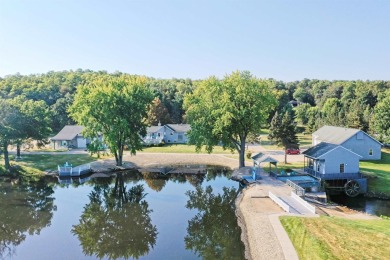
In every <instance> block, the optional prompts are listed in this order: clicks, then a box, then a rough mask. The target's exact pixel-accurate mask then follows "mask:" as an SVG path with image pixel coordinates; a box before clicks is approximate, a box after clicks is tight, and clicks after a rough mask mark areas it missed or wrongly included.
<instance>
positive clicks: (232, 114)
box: [184, 71, 276, 167]
mask: <svg viewBox="0 0 390 260" xmlns="http://www.w3.org/2000/svg"><path fill="white" fill-rule="evenodd" d="M184 105H185V108H186V109H187V114H186V117H187V120H188V122H189V123H190V124H191V132H190V133H189V139H190V142H191V143H193V144H195V145H196V147H197V149H200V148H201V147H202V146H203V145H205V146H206V150H207V151H208V152H211V151H212V149H213V147H214V146H215V145H218V144H222V145H223V147H224V148H229V149H232V150H233V149H236V150H237V151H238V153H239V156H240V159H239V160H240V161H239V167H244V166H245V142H246V139H247V137H248V134H249V133H251V132H258V130H259V129H260V128H261V126H262V124H264V123H265V121H266V119H267V118H268V115H269V112H270V110H271V109H272V108H273V107H274V106H275V105H276V101H275V97H274V94H273V93H272V92H271V91H270V90H269V88H268V87H267V84H266V82H264V81H261V80H259V79H257V78H255V77H254V76H252V75H251V74H250V73H249V72H248V71H244V72H241V71H237V72H233V73H232V74H231V75H227V76H226V77H225V78H224V79H223V80H219V79H217V78H216V77H210V78H208V79H206V80H204V81H203V82H202V83H201V84H200V86H199V87H198V88H197V89H196V90H195V91H194V93H193V94H191V95H188V96H186V98H185V101H184Z"/></svg>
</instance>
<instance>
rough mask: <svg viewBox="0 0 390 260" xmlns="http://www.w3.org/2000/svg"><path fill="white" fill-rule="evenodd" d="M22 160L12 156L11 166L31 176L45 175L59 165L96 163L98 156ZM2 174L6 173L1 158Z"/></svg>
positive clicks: (24, 157) (37, 156)
mask: <svg viewBox="0 0 390 260" xmlns="http://www.w3.org/2000/svg"><path fill="white" fill-rule="evenodd" d="M21 157H22V159H21V160H17V161H16V160H14V155H10V163H11V166H15V165H18V166H20V167H21V169H22V170H23V171H24V172H30V173H31V174H43V173H44V171H54V170H57V166H58V165H62V164H64V163H65V162H69V163H71V164H72V165H74V166H78V165H81V164H85V163H90V162H93V161H96V160H97V159H98V158H97V157H96V156H90V155H89V154H61V153H56V154H23V153H22V156H21ZM0 160H1V161H0V173H2V172H5V169H4V159H3V158H2V157H1V158H0Z"/></svg>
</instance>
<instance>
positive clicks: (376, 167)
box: [360, 149, 390, 194]
mask: <svg viewBox="0 0 390 260" xmlns="http://www.w3.org/2000/svg"><path fill="white" fill-rule="evenodd" d="M360 170H361V171H362V172H363V173H364V174H365V175H367V176H368V190H369V191H376V192H385V193H388V194H390V149H382V159H381V160H380V161H361V162H360Z"/></svg>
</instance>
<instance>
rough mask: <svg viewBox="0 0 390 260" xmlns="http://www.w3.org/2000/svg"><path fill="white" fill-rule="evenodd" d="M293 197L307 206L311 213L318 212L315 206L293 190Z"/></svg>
mask: <svg viewBox="0 0 390 260" xmlns="http://www.w3.org/2000/svg"><path fill="white" fill-rule="evenodd" d="M291 197H292V198H293V199H295V200H296V201H298V202H299V203H300V204H301V205H302V206H304V207H305V208H307V209H308V210H309V211H310V212H311V213H313V214H316V208H315V207H314V206H312V205H310V204H309V203H308V202H307V201H305V200H304V199H302V198H301V197H299V196H298V195H297V194H295V193H294V192H291Z"/></svg>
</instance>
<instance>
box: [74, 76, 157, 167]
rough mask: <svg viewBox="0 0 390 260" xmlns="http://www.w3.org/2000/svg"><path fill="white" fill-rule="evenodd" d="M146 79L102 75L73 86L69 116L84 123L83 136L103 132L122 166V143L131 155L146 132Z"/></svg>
mask: <svg viewBox="0 0 390 260" xmlns="http://www.w3.org/2000/svg"><path fill="white" fill-rule="evenodd" d="M145 84H146V78H144V77H138V76H112V75H107V76H102V77H101V78H99V79H96V80H94V81H91V82H89V83H87V84H85V85H82V86H79V88H78V89H77V92H76V95H75V100H74V103H73V104H72V106H71V107H70V108H69V111H70V115H71V117H72V118H73V119H74V120H75V121H77V122H78V124H80V125H83V126H85V130H84V135H85V136H89V137H96V136H98V135H99V134H102V135H103V138H104V142H105V143H106V144H107V145H108V147H109V149H110V151H111V152H112V153H113V154H114V155H115V160H116V165H118V166H121V165H122V158H123V150H124V148H125V145H127V146H128V147H129V149H130V152H131V154H135V153H136V151H137V150H139V149H141V148H142V139H141V138H142V136H145V135H146V123H145V120H144V119H145V117H146V115H147V106H148V105H149V104H150V103H151V102H152V100H153V95H152V93H151V91H150V90H149V89H148V88H146V86H145Z"/></svg>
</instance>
